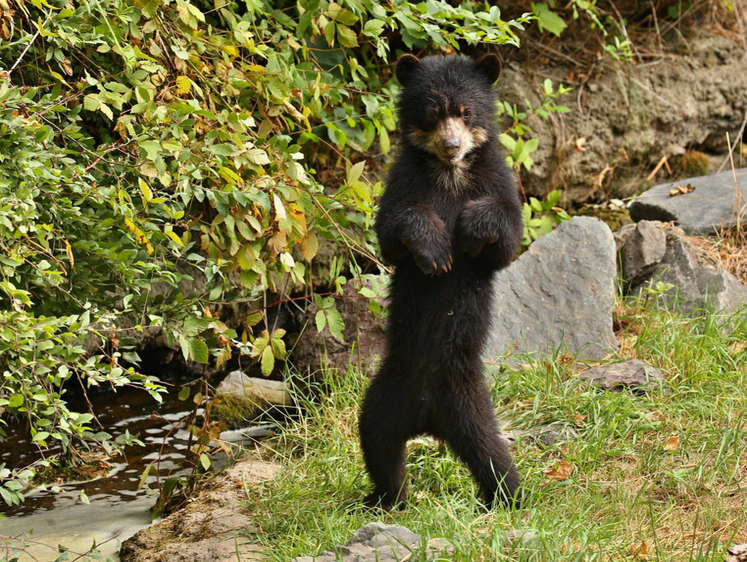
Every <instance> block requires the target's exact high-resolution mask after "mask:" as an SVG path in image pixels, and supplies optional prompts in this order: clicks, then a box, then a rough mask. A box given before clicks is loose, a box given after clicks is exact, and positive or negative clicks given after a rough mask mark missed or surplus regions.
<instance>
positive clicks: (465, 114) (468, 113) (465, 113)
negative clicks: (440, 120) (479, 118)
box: [462, 107, 472, 121]
mask: <svg viewBox="0 0 747 562" xmlns="http://www.w3.org/2000/svg"><path fill="white" fill-rule="evenodd" d="M470 117H472V112H471V111H470V110H469V108H468V107H465V108H464V111H462V119H464V120H465V121H466V120H467V119H469V118H470Z"/></svg>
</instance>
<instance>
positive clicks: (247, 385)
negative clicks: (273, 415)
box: [215, 371, 293, 406]
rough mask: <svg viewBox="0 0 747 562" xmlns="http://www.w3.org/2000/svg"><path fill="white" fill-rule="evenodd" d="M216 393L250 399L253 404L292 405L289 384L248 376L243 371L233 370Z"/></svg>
mask: <svg viewBox="0 0 747 562" xmlns="http://www.w3.org/2000/svg"><path fill="white" fill-rule="evenodd" d="M215 393H216V395H217V396H220V395H226V394H228V395H232V396H236V397H239V398H244V399H246V400H249V401H250V402H252V403H253V404H257V405H266V404H274V405H277V406H292V405H293V398H292V397H291V394H290V390H289V389H288V385H286V384H285V383H284V382H282V381H272V380H269V379H258V378H253V377H247V376H246V375H245V374H244V373H242V372H241V371H232V372H230V373H229V374H228V376H226V378H225V379H223V380H222V381H221V383H220V384H219V385H218V388H216V390H215Z"/></svg>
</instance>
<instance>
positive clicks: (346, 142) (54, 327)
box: [0, 0, 521, 503]
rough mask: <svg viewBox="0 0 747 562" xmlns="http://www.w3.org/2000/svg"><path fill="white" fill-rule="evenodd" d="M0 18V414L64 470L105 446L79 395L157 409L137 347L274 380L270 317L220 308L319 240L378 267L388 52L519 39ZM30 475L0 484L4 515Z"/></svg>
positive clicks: (295, 274) (372, 5) (329, 17)
mask: <svg viewBox="0 0 747 562" xmlns="http://www.w3.org/2000/svg"><path fill="white" fill-rule="evenodd" d="M0 8H1V9H2V11H0V23H1V25H0V40H1V42H0V68H2V69H3V70H2V73H0V209H1V210H0V271H1V272H2V279H0V303H1V304H0V358H1V359H0V363H1V365H2V372H3V378H2V380H0V407H2V408H4V409H5V410H6V411H8V412H9V413H11V414H14V415H16V416H20V417H22V418H24V419H25V420H27V421H28V426H29V428H30V431H31V435H32V438H33V440H34V441H35V442H37V443H38V444H39V445H40V446H41V447H43V448H44V447H47V446H50V445H53V444H62V446H63V449H64V452H65V453H66V454H68V455H71V454H72V453H73V451H74V447H73V445H74V443H75V441H76V440H81V439H82V440H94V441H98V442H101V443H103V444H105V445H106V446H110V445H111V443H110V440H111V437H110V436H109V435H107V434H106V433H104V432H96V431H95V430H94V427H95V425H94V423H93V420H92V416H91V415H90V414H78V413H75V412H71V411H69V410H68V408H67V405H66V402H65V400H64V398H63V396H62V394H63V389H64V387H65V384H66V381H70V380H71V379H73V380H75V379H78V380H81V382H82V384H83V386H84V388H87V387H89V386H91V385H103V384H111V385H113V386H114V387H117V386H121V385H124V384H137V385H141V386H143V387H144V388H146V389H147V390H148V391H149V392H151V393H152V394H153V395H154V396H155V397H158V396H159V393H160V392H161V391H162V389H161V387H160V386H159V385H158V382H157V381H156V380H154V379H152V378H151V377H148V376H144V375H142V374H140V373H139V372H138V371H137V366H138V359H139V358H138V357H137V355H136V353H134V352H133V351H132V349H131V348H130V347H128V340H131V338H132V337H133V336H136V335H137V334H138V333H139V332H142V331H143V330H148V329H152V327H154V326H155V327H159V329H163V330H164V331H165V333H166V335H167V337H168V338H169V339H170V341H172V342H173V343H175V344H178V345H179V346H180V347H181V349H182V351H183V355H184V358H185V359H189V360H191V361H194V362H197V363H201V364H208V363H211V365H212V366H216V367H219V366H220V365H221V364H222V363H223V362H225V361H226V360H227V359H228V358H229V357H230V356H231V353H232V348H233V347H238V348H239V349H241V350H242V351H243V352H246V353H249V354H251V355H252V356H255V357H257V358H258V359H259V360H260V361H261V364H262V367H263V371H264V372H269V371H270V370H271V369H272V365H273V363H274V360H275V358H282V357H284V355H285V347H284V344H283V342H282V339H281V337H282V334H283V332H282V330H278V331H276V332H274V333H272V334H270V333H269V330H268V329H267V327H266V326H262V325H260V326H258V327H255V328H252V326H255V325H257V324H258V323H259V322H260V321H261V319H262V316H263V315H262V313H261V310H260V311H259V312H258V313H256V314H252V315H250V316H249V317H247V318H246V319H245V322H243V323H242V324H241V325H236V326H231V327H229V326H227V325H226V324H224V323H223V322H221V320H220V316H219V309H220V306H221V305H222V304H223V303H236V302H248V303H255V302H258V303H259V304H253V305H252V306H251V308H255V309H256V308H262V306H263V305H264V304H265V303H264V302H263V299H262V297H263V295H264V294H266V292H267V291H271V292H273V293H280V294H283V293H284V292H287V288H286V287H287V286H288V285H290V286H293V285H298V284H304V283H309V282H310V280H311V275H312V271H311V269H312V264H313V263H314V258H315V256H316V254H317V250H318V247H319V244H320V241H323V240H327V241H331V242H332V243H333V244H335V245H337V246H338V247H339V248H340V250H339V253H340V254H341V256H340V257H341V258H342V257H346V258H347V260H346V261H347V262H348V263H349V266H348V267H349V269H350V271H351V273H352V274H354V275H356V274H357V275H360V273H361V268H360V267H359V266H358V263H359V262H360V261H361V257H362V258H363V260H364V261H365V262H367V263H376V257H375V250H374V246H373V242H374V241H373V240H372V239H371V234H370V233H371V229H370V225H371V220H372V216H373V203H374V198H375V196H376V194H377V192H378V190H379V189H380V184H379V183H374V184H372V183H371V182H369V181H367V180H366V179H365V176H364V174H363V172H364V168H365V165H366V162H365V160H363V159H361V158H360V156H356V158H357V159H358V160H359V161H358V162H357V163H354V162H353V161H351V156H353V155H355V154H359V153H360V152H362V151H366V150H369V149H372V147H377V148H376V150H375V152H376V153H378V154H380V155H384V156H385V155H386V154H388V152H389V150H390V132H391V131H393V130H394V110H393V94H394V93H396V85H395V84H394V83H392V81H391V80H390V76H391V73H390V70H389V64H390V61H389V59H390V56H393V53H391V52H390V41H391V40H392V38H393V35H394V34H395V33H396V37H397V41H398V43H397V44H398V45H401V46H402V48H406V49H426V48H429V49H441V50H443V51H445V52H454V51H455V50H456V49H458V48H459V47H460V45H465V46H466V45H476V44H478V43H480V44H483V45H484V46H487V45H489V44H504V43H511V44H514V45H516V44H518V40H517V37H516V31H518V30H520V29H521V23H520V22H519V21H512V22H505V21H503V20H501V17H500V10H499V9H498V8H497V7H490V6H478V5H477V4H469V5H465V6H459V7H454V6H452V5H450V4H448V3H446V2H442V1H438V0H433V1H429V2H427V3H423V4H418V5H413V4H410V3H407V2H398V3H379V2H371V1H350V2H346V3H344V6H343V5H341V4H338V3H334V2H327V1H326V0H311V1H304V0H302V1H300V2H298V3H290V2H288V3H286V2H271V3H262V2H254V1H249V2H245V3H244V2H242V3H229V2H224V1H218V2H215V3H214V4H212V3H210V4H208V3H205V2H187V1H185V0H175V1H169V0H167V1H161V0H147V1H143V0H112V1H107V2H98V1H96V2H91V3H87V2H84V3H76V4H64V3H62V2H60V3H56V2H55V3H48V2H46V1H45V0H34V1H33V2H30V3H27V2H10V1H9V0H2V3H1V6H0ZM340 261H341V260H335V263H333V267H332V269H333V272H332V273H333V274H334V275H333V280H334V279H336V278H337V276H338V275H339V263H340ZM192 278H196V279H198V280H199V283H196V284H194V283H187V281H189V280H190V279H192ZM333 286H334V285H333ZM194 287H197V289H196V290H195V289H194ZM311 290H312V289H311V288H310V289H309V290H308V291H307V294H309V296H311ZM324 310H325V314H326V316H325V317H324V318H325V320H329V322H328V324H329V326H330V328H331V329H332V330H333V333H334V332H338V331H339V329H340V326H339V316H338V315H336V314H335V313H334V312H335V311H334V310H333V308H331V307H330V306H329V303H327V305H326V306H325V307H324ZM68 384H69V383H68ZM14 468H15V467H14ZM30 476H31V473H30V472H28V471H24V472H20V473H19V472H17V471H15V470H14V471H11V470H10V469H9V468H6V467H0V478H1V479H2V481H3V482H6V483H7V484H6V485H5V487H3V486H0V493H2V495H3V498H4V499H5V501H7V502H14V503H15V502H18V501H20V500H21V499H22V496H21V494H20V486H21V484H20V483H19V481H18V479H20V480H21V482H22V481H24V480H26V479H28V477H30Z"/></svg>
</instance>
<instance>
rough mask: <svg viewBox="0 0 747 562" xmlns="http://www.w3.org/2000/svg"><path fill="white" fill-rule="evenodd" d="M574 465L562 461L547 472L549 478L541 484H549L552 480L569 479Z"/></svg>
mask: <svg viewBox="0 0 747 562" xmlns="http://www.w3.org/2000/svg"><path fill="white" fill-rule="evenodd" d="M574 468H575V467H574V465H573V464H572V463H569V462H566V461H560V462H559V463H558V464H557V465H556V466H555V468H553V469H552V470H549V471H547V472H545V476H547V480H546V481H545V482H543V483H542V484H540V486H547V485H548V484H549V483H550V482H561V481H563V480H567V479H568V477H570V475H571V474H573V469H574Z"/></svg>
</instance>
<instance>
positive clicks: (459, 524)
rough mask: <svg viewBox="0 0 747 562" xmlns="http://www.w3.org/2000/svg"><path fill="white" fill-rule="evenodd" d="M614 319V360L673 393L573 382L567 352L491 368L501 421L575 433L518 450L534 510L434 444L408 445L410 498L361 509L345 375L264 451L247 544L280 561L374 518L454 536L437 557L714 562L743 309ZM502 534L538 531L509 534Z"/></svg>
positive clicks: (633, 312)
mask: <svg viewBox="0 0 747 562" xmlns="http://www.w3.org/2000/svg"><path fill="white" fill-rule="evenodd" d="M618 319H619V321H620V324H621V325H622V326H623V330H624V333H623V334H621V341H622V343H623V345H622V351H621V357H622V359H630V358H634V357H637V358H640V359H643V360H645V361H647V362H648V363H650V364H651V365H654V366H656V367H658V368H660V369H661V370H662V372H663V373H664V374H665V376H666V378H667V381H668V390H664V389H662V390H660V391H656V392H653V393H650V394H649V395H648V396H635V395H633V394H630V393H623V394H614V393H606V392H602V391H598V390H596V389H588V388H582V387H580V386H578V385H568V384H566V383H567V381H568V380H569V379H572V378H573V376H574V375H573V367H574V365H572V364H569V363H571V362H572V361H570V360H569V358H564V357H559V358H558V359H557V360H555V361H550V362H546V363H535V364H532V365H530V366H528V367H526V368H524V369H520V370H516V371H509V372H507V373H505V374H503V375H499V376H497V377H496V385H495V388H494V398H495V403H496V405H497V408H498V410H499V415H501V416H510V417H512V418H513V419H514V422H513V426H514V427H521V428H528V427H532V426H535V425H537V424H540V423H549V422H555V423H561V424H566V425H568V426H572V427H573V428H574V429H576V431H577V432H578V433H579V437H578V438H577V439H575V440H573V441H571V442H568V443H565V444H560V445H555V446H552V447H549V448H542V447H540V446H539V445H537V444H536V443H533V442H523V443H521V444H520V445H518V446H517V447H515V448H514V449H513V454H514V455H515V457H516V458H517V460H518V463H519V467H520V470H521V472H522V475H523V477H524V479H525V483H526V486H527V488H528V489H529V490H530V491H531V496H532V499H531V501H530V502H529V504H530V505H529V506H528V508H527V509H524V510H521V511H516V512H510V511H495V512H487V513H486V512H485V511H484V510H482V509H481V507H480V505H479V503H478V502H477V500H476V489H475V486H474V484H473V482H472V480H471V479H470V477H469V473H468V471H467V469H466V468H465V467H464V466H463V465H462V464H461V463H460V462H459V461H457V460H456V459H455V458H454V457H453V455H451V453H450V452H448V451H446V450H443V449H442V448H439V447H438V446H437V445H433V444H429V443H427V442H426V443H414V444H412V445H411V447H410V456H409V459H408V462H409V467H408V471H409V475H410V494H411V495H410V502H409V503H408V505H407V507H406V508H405V509H403V510H401V511H398V512H394V513H386V514H383V513H372V512H370V511H369V512H367V511H366V510H364V509H363V508H361V507H360V506H359V505H358V504H357V503H356V500H358V499H360V498H361V497H363V495H364V493H365V492H366V490H367V489H368V486H369V483H368V479H367V476H366V475H365V471H364V467H363V461H362V458H361V454H360V451H359V446H358V441H357V435H356V429H355V428H356V420H357V415H358V405H359V401H360V398H361V396H362V389H363V384H364V383H363V381H362V380H361V377H360V376H357V375H356V374H354V373H353V374H351V376H350V377H349V378H348V380H347V381H346V382H344V383H338V384H337V385H335V386H334V388H333V391H332V393H331V394H330V395H329V396H328V397H327V398H325V399H323V400H322V401H321V403H319V404H310V405H309V409H308V415H307V416H306V417H305V418H304V419H301V420H300V421H298V422H297V423H295V424H294V425H291V426H290V427H288V428H287V430H286V431H285V432H284V434H283V435H282V436H281V437H280V438H279V439H278V440H276V441H275V442H274V443H272V444H271V445H270V447H272V448H273V450H274V454H276V455H279V456H280V457H282V458H283V460H284V461H285V462H286V464H287V468H286V469H285V471H284V472H282V473H281V475H280V477H278V478H276V479H275V480H274V481H272V482H269V483H267V484H265V485H263V486H261V487H258V488H255V489H251V490H248V506H247V507H248V508H249V509H250V511H251V512H253V513H255V514H256V517H257V523H258V528H259V529H260V532H259V534H258V537H255V538H256V539H258V540H259V541H261V542H263V543H264V544H266V546H267V551H268V553H270V554H271V556H272V559H273V560H283V561H286V560H289V559H290V558H292V557H294V556H300V555H313V554H316V553H318V552H319V551H321V550H324V549H329V548H331V547H332V546H333V545H335V544H344V543H346V542H347V540H348V539H349V537H350V535H351V534H352V533H353V532H354V531H355V530H357V529H358V528H360V527H361V526H362V525H364V524H365V523H367V522H370V521H374V520H381V521H385V522H387V523H391V524H401V525H405V526H407V527H409V528H410V529H411V530H413V531H415V532H417V533H420V534H422V535H424V536H427V537H429V538H431V537H438V536H441V537H447V538H448V539H450V540H452V541H453V542H454V544H455V546H456V552H455V553H454V554H453V555H450V556H448V557H446V558H443V559H444V560H446V559H448V560H465V561H467V560H469V561H473V560H507V559H508V560H548V561H549V560H552V561H556V560H635V559H638V560H644V559H647V560H698V561H706V560H714V561H715V560H718V561H723V559H724V553H725V550H726V546H728V545H730V544H733V543H735V542H736V543H739V542H747V510H744V509H743V504H744V503H745V498H746V497H747V433H745V430H747V418H746V417H745V413H746V408H745V405H746V404H747V345H746V344H745V341H746V340H747V315H742V316H741V317H740V318H737V319H732V321H731V322H732V325H733V326H735V328H736V329H734V330H733V331H732V332H731V333H730V334H729V335H724V330H723V329H722V326H723V320H719V319H718V318H717V317H714V316H710V315H708V316H704V317H701V318H697V319H683V318H677V317H675V316H672V315H671V314H669V313H667V312H663V311H654V310H640V309H636V308H623V307H621V308H620V309H619V310H618ZM575 367H576V368H578V367H580V366H579V365H576V366H575ZM560 461H566V462H568V463H571V464H572V465H573V467H574V468H573V472H572V474H571V475H570V476H569V477H568V478H566V479H564V480H559V481H553V480H551V478H550V476H548V474H547V473H548V472H550V471H551V470H552V469H553V468H555V467H556V466H557V465H558V463H559V462H560ZM740 487H741V489H740ZM508 529H534V530H536V531H538V533H539V537H540V538H539V540H537V541H535V542H534V543H532V544H515V543H510V542H508V541H505V540H504V541H502V539H501V537H502V532H503V531H505V530H508ZM413 559H417V557H414V558H413Z"/></svg>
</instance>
